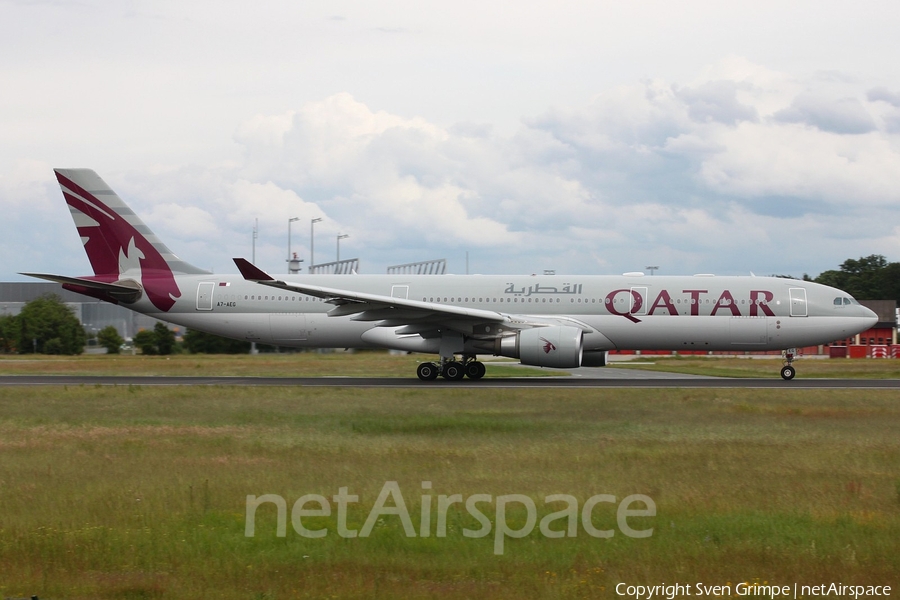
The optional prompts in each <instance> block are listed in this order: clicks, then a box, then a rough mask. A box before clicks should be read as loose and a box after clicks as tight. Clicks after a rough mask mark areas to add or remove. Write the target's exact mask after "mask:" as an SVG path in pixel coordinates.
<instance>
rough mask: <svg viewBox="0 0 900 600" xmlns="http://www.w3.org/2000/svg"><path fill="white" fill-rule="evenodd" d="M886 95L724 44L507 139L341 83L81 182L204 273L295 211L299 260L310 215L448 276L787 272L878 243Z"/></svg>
mask: <svg viewBox="0 0 900 600" xmlns="http://www.w3.org/2000/svg"><path fill="white" fill-rule="evenodd" d="M889 89H890V88H884V89H879V88H878V87H877V86H873V85H871V84H867V83H866V82H865V81H863V80H859V79H858V78H847V77H841V76H835V75H834V74H830V75H828V76H825V74H822V73H815V74H813V75H811V76H806V77H794V76H790V75H788V74H786V73H785V72H784V71H777V70H772V69H768V68H766V67H764V66H761V65H758V64H754V63H753V62H751V61H749V60H746V59H743V58H740V57H736V56H729V57H727V58H725V59H724V60H722V61H720V62H719V63H716V64H713V65H710V66H708V67H706V68H703V69H701V70H699V71H698V74H697V75H696V76H695V77H693V78H691V79H689V82H688V83H686V84H678V83H676V82H674V81H670V80H665V79H662V78H656V79H646V80H643V81H638V82H632V83H627V84H619V85H616V86H611V87H609V88H607V89H604V90H602V91H601V92H600V93H599V94H597V95H596V96H594V98H593V99H591V100H590V101H586V102H584V103H581V105H577V104H576V105H574V106H569V107H550V108H546V109H545V110H543V111H542V112H539V113H538V114H537V115H535V116H529V117H525V118H523V119H522V122H521V125H520V127H519V128H518V130H517V131H515V132H513V133H511V134H507V133H503V132H502V131H501V130H500V128H496V127H493V126H492V124H490V123H488V124H483V123H478V122H474V121H471V122H470V121H465V122H461V123H459V124H458V125H455V126H446V125H442V124H439V123H438V122H436V121H434V120H429V119H426V118H424V117H414V116H407V115H403V114H399V113H396V112H391V111H389V110H385V109H375V108H373V107H372V105H371V103H367V102H363V101H361V100H359V99H357V98H355V97H354V96H352V95H351V94H349V93H346V92H341V93H337V94H331V95H326V96H323V97H321V98H319V99H316V100H313V101H308V102H299V103H297V104H295V105H291V106H290V107H289V108H288V109H284V108H282V109H280V110H276V111H271V112H270V113H265V112H258V111H257V112H256V114H255V116H248V117H247V118H245V119H244V120H242V121H235V122H236V123H237V124H236V125H235V124H234V123H233V124H232V125H231V129H232V131H233V132H234V136H233V138H234V143H235V145H236V148H237V149H238V151H239V152H238V157H237V158H233V159H231V160H229V161H219V162H216V163H214V164H211V165H210V166H202V165H188V164H185V165H175V166H170V167H167V166H159V165H151V166H148V167H146V168H140V167H134V168H131V169H129V170H128V171H126V172H123V171H116V170H111V171H108V172H105V171H102V169H101V175H102V176H103V177H104V178H105V179H106V180H107V182H108V183H110V184H111V185H112V187H113V188H114V189H116V190H117V191H118V192H119V193H120V195H121V196H122V197H123V198H124V199H125V200H126V201H127V202H129V203H130V204H131V205H132V206H133V208H135V210H136V211H137V212H138V213H139V214H141V215H143V217H144V219H145V221H146V222H147V223H148V225H150V226H151V227H152V228H153V229H154V230H156V232H157V233H158V234H159V235H160V237H162V238H163V239H164V240H165V241H166V242H167V243H168V245H169V246H170V247H171V248H172V249H173V250H174V251H175V252H176V253H178V254H179V255H180V256H181V257H182V258H184V259H185V260H188V261H190V262H194V263H196V264H198V265H200V266H204V267H206V268H209V267H212V268H214V269H215V270H216V271H219V272H222V271H233V270H234V268H233V265H231V263H230V259H231V257H232V256H239V255H244V256H249V254H250V245H251V235H250V232H251V229H252V227H253V225H254V223H255V220H256V219H259V224H260V237H259V240H258V242H257V248H256V250H257V262H258V263H259V264H260V265H261V266H263V267H264V268H267V269H270V270H283V265H284V258H285V254H286V236H287V222H288V219H290V218H294V217H298V218H299V219H300V221H299V222H297V223H294V228H293V230H292V231H293V235H294V237H293V244H294V248H295V249H296V250H300V251H301V255H302V256H306V249H307V248H308V245H309V239H308V236H309V234H308V231H309V221H310V219H312V218H322V219H323V221H322V223H320V224H319V225H317V226H316V246H317V249H318V251H317V252H316V258H317V262H324V261H327V260H332V259H333V256H334V243H335V237H334V236H335V235H336V234H338V233H347V234H350V236H351V237H350V238H348V239H346V240H344V242H342V245H341V251H342V252H341V253H342V256H343V257H348V256H359V257H360V258H361V259H362V270H363V272H370V273H371V272H382V271H383V268H384V266H386V265H388V264H397V263H403V262H411V261H414V260H422V259H430V258H436V257H442V256H443V257H447V258H449V259H450V260H451V270H454V271H456V272H461V271H462V269H463V264H462V257H463V256H464V255H465V252H466V251H469V252H470V253H471V255H472V258H473V271H480V272H510V271H511V272H539V271H540V270H541V269H544V268H555V269H557V271H558V272H561V273H562V272H582V273H583V272H622V271H632V270H639V269H642V268H643V267H644V266H646V265H648V264H659V265H660V266H661V272H665V273H669V274H674V273H679V272H681V273H683V272H720V273H730V272H740V273H745V272H748V271H751V270H753V271H756V272H758V273H768V272H779V273H791V272H792V273H794V274H796V275H799V274H801V273H803V272H804V271H805V272H810V273H816V272H818V271H821V270H824V269H826V268H833V267H834V266H835V265H837V264H840V262H842V261H843V260H844V259H845V258H847V257H848V256H855V255H867V254H871V253H872V252H876V251H879V250H880V249H886V250H885V251H887V250H890V249H895V248H897V242H896V240H897V232H896V230H895V229H894V228H893V225H891V224H892V223H895V222H898V221H900V218H898V217H900V202H898V200H900V197H898V192H897V191H896V185H895V183H894V181H893V174H894V173H896V172H897V171H898V168H900V138H898V137H897V135H896V133H895V132H896V131H897V127H895V123H900V116H898V115H900V112H898V109H897V107H896V106H895V105H894V103H893V99H894V96H893V95H892V94H891V92H890V91H889ZM867 90H868V91H867ZM892 119H893V120H892ZM45 169H46V173H45V172H44V170H45ZM51 177H52V174H51V172H50V170H49V167H48V166H47V165H45V164H42V163H41V162H40V161H38V162H33V163H22V164H21V165H20V166H19V167H17V168H16V170H11V171H9V172H8V173H7V174H5V175H4V176H3V177H2V179H0V202H2V203H3V206H4V207H6V208H7V209H10V210H12V211H13V214H16V215H17V216H16V217H15V219H13V220H12V221H10V224H9V225H7V227H8V228H9V229H10V230H13V229H20V230H27V229H28V227H27V226H26V223H27V219H28V216H27V215H23V214H22V213H21V212H16V211H18V209H19V208H21V207H22V206H24V205H26V204H27V205H29V206H40V207H43V208H44V209H46V210H48V211H53V212H58V211H64V208H63V204H62V201H61V200H60V199H59V198H58V190H55V186H54V185H53V182H52V179H51ZM21 198H27V199H28V200H27V201H23V200H21ZM13 209H15V210H13ZM63 216H64V217H65V218H66V219H68V215H67V214H65V213H64V212H63ZM66 225H67V227H69V228H70V227H71V225H70V224H68V223H67V224H66ZM58 235H59V236H60V238H61V239H62V238H66V239H67V236H69V237H72V238H73V239H74V238H76V237H77V236H75V234H74V233H72V232H70V231H65V232H63V231H61V230H60V232H58ZM76 243H77V240H76ZM345 248H346V250H345ZM301 249H302V250H301ZM345 251H346V252H347V253H348V254H346V255H345V254H344V252H345ZM889 258H890V259H892V260H896V259H898V257H889ZM40 260H41V261H43V260H48V261H49V259H45V258H43V257H42V258H41V259H40ZM38 262H39V261H38ZM44 270H59V269H57V268H55V267H54V266H52V264H50V265H48V266H46V267H45V268H44Z"/></svg>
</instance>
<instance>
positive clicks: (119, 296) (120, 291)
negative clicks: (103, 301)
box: [19, 273, 142, 303]
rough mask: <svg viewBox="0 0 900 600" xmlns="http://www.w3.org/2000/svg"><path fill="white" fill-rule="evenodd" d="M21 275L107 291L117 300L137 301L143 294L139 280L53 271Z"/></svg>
mask: <svg viewBox="0 0 900 600" xmlns="http://www.w3.org/2000/svg"><path fill="white" fill-rule="evenodd" d="M19 275H26V276H28V277H35V278H37V279H44V280H46V281H54V282H56V283H61V284H63V285H70V286H77V287H81V288H87V289H89V290H96V291H98V292H105V293H107V294H109V295H110V296H112V297H113V298H115V299H116V300H118V301H120V302H126V303H132V302H137V301H138V300H139V299H140V297H141V294H142V291H141V287H140V285H139V284H138V283H137V282H127V283H125V282H123V283H107V282H105V281H96V280H94V279H84V278H82V277H67V276H65V275H54V274H52V273H19ZM75 291H77V290H75Z"/></svg>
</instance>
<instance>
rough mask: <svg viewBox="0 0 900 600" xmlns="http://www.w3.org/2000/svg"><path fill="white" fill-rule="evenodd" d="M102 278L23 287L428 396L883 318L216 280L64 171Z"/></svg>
mask: <svg viewBox="0 0 900 600" xmlns="http://www.w3.org/2000/svg"><path fill="white" fill-rule="evenodd" d="M56 178H57V180H58V181H59V184H60V186H61V187H62V192H63V196H64V197H65V200H66V203H67V204H68V205H69V210H70V212H71V213H72V217H73V219H74V220H75V226H76V227H77V229H78V233H79V235H80V236H81V240H82V242H83V243H84V248H85V251H86V252H87V255H88V259H89V260H90V263H91V267H93V270H94V274H93V275H88V276H84V277H68V276H62V275H53V274H47V273H24V274H25V275H30V276H33V277H38V278H41V279H46V280H50V281H55V282H58V283H61V284H62V285H63V287H64V288H66V289H68V290H71V291H74V292H78V293H80V294H84V295H86V296H90V297H93V298H99V299H101V300H105V301H107V302H112V303H115V304H121V305H123V306H125V307H127V308H130V309H131V310H135V311H137V312H140V313H143V314H147V315H150V316H152V317H156V318H158V319H162V320H164V321H169V322H171V323H176V324H178V325H183V326H185V327H188V328H191V329H197V330H200V331H206V332H209V333H214V334H218V335H222V336H226V337H230V338H235V339H239V340H247V341H253V342H260V343H265V344H274V345H278V346H292V347H297V348H390V349H396V350H405V351H410V352H421V353H425V354H434V355H437V356H439V360H438V361H437V362H422V363H420V364H419V367H418V370H417V374H418V376H419V378H420V379H422V380H431V379H435V378H436V377H438V376H439V375H440V376H442V377H444V378H446V379H450V380H459V379H462V378H463V377H469V378H471V379H479V378H481V377H483V376H484V374H485V366H484V364H483V363H482V362H480V361H478V360H477V358H476V357H477V355H479V354H482V355H496V356H506V357H510V358H518V359H519V360H520V361H521V362H522V364H526V365H534V366H540V367H555V368H561V369H569V368H575V367H581V366H603V365H605V364H606V357H607V353H608V352H609V351H610V350H725V351H747V350H750V351H752V350H785V357H786V359H785V364H784V365H783V368H782V370H781V376H782V377H783V378H784V379H792V378H793V377H794V375H795V373H796V371H795V369H794V367H793V365H792V364H791V363H792V360H793V357H794V351H793V348H795V347H797V346H810V345H817V344H822V343H826V342H830V341H833V340H836V339H843V338H847V337H850V336H853V335H856V334H857V333H860V332H862V331H865V330H866V329H868V328H869V327H871V326H872V325H873V324H874V323H875V322H876V321H877V317H876V315H875V313H873V312H872V311H871V310H869V309H868V308H865V307H864V306H861V305H860V304H859V303H858V302H857V301H856V300H854V299H853V298H852V297H850V295H849V294H847V293H845V292H842V291H841V290H838V289H835V288H832V287H827V286H824V285H819V284H816V283H812V282H809V281H797V280H793V279H782V278H773V277H753V276H748V277H715V276H712V275H694V276H687V277H661V276H657V277H644V276H643V275H642V274H641V273H626V274H625V275H622V276H599V275H571V276H570V275H566V276H556V275H554V276H533V275H532V276H525V275H465V276H462V275H418V276H417V275H280V276H277V277H275V276H271V275H268V274H267V273H264V272H263V271H261V270H260V269H258V268H257V267H255V266H254V265H253V264H251V263H250V262H248V261H246V260H244V259H242V258H237V259H235V263H236V265H237V268H238V270H239V271H240V275H214V274H212V273H209V272H207V271H204V270H202V269H198V268H197V267H194V266H192V265H190V264H189V263H187V262H185V261H183V260H181V259H179V258H178V257H177V256H175V255H174V254H173V253H172V251H171V250H169V248H168V247H167V246H166V245H165V244H163V243H162V242H161V241H160V240H159V238H157V237H156V236H155V235H154V234H153V233H152V232H151V231H150V229H149V228H148V227H147V226H146V225H145V224H144V223H143V222H142V221H141V219H140V218H139V217H138V216H137V215H136V214H135V213H134V212H133V211H132V210H131V209H130V208H128V206H126V205H125V203H124V202H123V201H122V200H121V199H120V198H119V197H118V196H117V195H116V193H115V192H113V191H112V190H111V189H110V187H109V186H108V185H107V184H106V183H105V182H104V181H103V180H102V179H100V177H99V176H98V175H97V174H96V173H95V172H94V171H91V170H88V169H56Z"/></svg>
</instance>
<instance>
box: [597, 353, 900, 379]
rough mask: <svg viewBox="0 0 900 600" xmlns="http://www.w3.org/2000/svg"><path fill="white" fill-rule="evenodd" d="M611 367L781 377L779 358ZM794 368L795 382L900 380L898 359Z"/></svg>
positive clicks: (649, 361) (658, 360)
mask: <svg viewBox="0 0 900 600" xmlns="http://www.w3.org/2000/svg"><path fill="white" fill-rule="evenodd" d="M623 365H624V367H623ZM611 366H613V367H623V368H628V369H641V370H648V371H666V372H670V373H689V374H692V375H712V376H715V377H767V378H779V377H781V360H780V359H779V358H778V357H776V358H773V359H768V358H731V357H709V358H706V357H701V358H698V357H694V356H679V357H670V356H648V357H645V358H640V359H636V360H633V361H628V362H626V363H619V362H616V363H612V364H611ZM794 367H796V369H797V378H798V379H808V378H813V379H815V378H840V379H844V378H846V379H900V360H897V359H886V358H885V359H882V358H876V359H873V358H853V359H851V358H835V359H818V358H816V359H812V358H811V359H806V360H804V359H803V358H802V357H801V358H798V359H797V360H795V361H794Z"/></svg>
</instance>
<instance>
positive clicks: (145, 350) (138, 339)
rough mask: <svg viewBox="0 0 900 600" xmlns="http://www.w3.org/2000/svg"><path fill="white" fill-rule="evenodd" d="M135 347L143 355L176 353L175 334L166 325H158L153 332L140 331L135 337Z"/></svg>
mask: <svg viewBox="0 0 900 600" xmlns="http://www.w3.org/2000/svg"><path fill="white" fill-rule="evenodd" d="M134 345H135V346H136V347H138V348H140V349H141V354H172V352H174V351H175V333H174V332H173V331H172V330H171V329H169V328H168V327H166V324H165V323H157V324H156V325H154V326H153V330H152V331H151V330H147V329H142V330H141V331H138V332H137V335H135V336H134Z"/></svg>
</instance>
